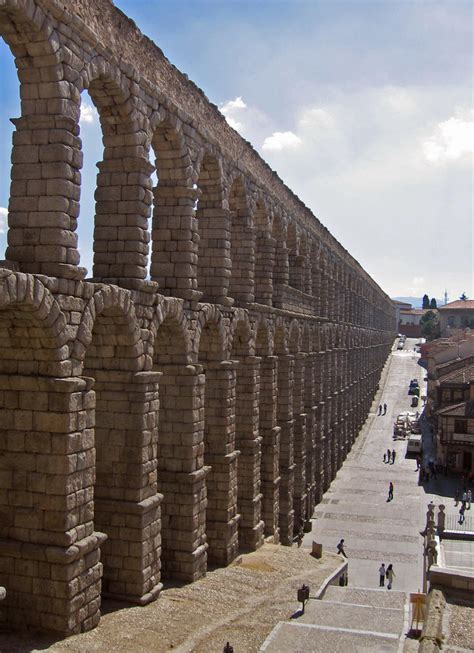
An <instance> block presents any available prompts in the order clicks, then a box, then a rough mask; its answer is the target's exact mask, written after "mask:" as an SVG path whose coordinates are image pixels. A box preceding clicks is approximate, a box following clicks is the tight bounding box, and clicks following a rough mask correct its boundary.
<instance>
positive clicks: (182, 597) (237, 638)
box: [0, 544, 341, 653]
mask: <svg viewBox="0 0 474 653" xmlns="http://www.w3.org/2000/svg"><path fill="white" fill-rule="evenodd" d="M340 564H341V558H340V557H339V556H337V555H335V554H332V553H325V554H324V555H323V558H322V559H321V560H316V559H315V558H313V557H311V555H310V554H309V552H308V550H307V549H297V548H295V547H292V548H287V547H283V546H277V545H272V544H265V545H264V546H263V547H262V548H261V549H259V550H258V551H256V552H254V553H250V554H246V555H242V556H240V557H239V558H238V559H237V560H236V561H235V562H234V563H233V564H232V565H231V566H229V567H226V568H224V569H216V570H215V571H211V572H209V573H208V574H207V576H206V577H205V578H202V579H201V580H199V581H197V582H196V583H193V584H191V585H185V586H181V587H169V588H165V589H164V590H163V591H162V592H161V594H160V597H159V599H158V600H157V601H155V602H154V603H151V604H150V605H147V606H145V607H131V606H125V605H124V604H123V603H117V602H111V601H104V602H103V615H102V619H101V621H100V624H99V626H98V627H97V628H96V629H95V630H93V631H91V632H88V633H83V634H82V635H76V636H74V637H70V638H68V639H65V640H61V641H55V640H54V639H51V638H48V637H46V636H44V635H34V634H31V633H23V634H20V633H0V652H1V653H27V652H28V653H30V652H32V651H38V650H40V651H44V650H48V651H51V652H52V653H53V652H54V653H131V652H133V653H145V652H148V651H150V652H151V651H153V653H165V652H167V651H173V653H190V652H193V653H211V652H216V653H220V652H221V651H222V649H223V648H224V646H225V644H226V642H227V641H229V642H230V644H231V645H232V646H233V647H234V651H235V652H236V653H253V652H255V651H258V650H259V647H260V646H261V644H262V643H263V641H264V640H265V638H266V637H267V635H268V634H269V633H270V631H271V630H272V629H273V627H274V626H275V625H276V624H277V623H278V621H281V620H284V619H288V618H289V617H291V615H292V614H293V613H294V612H295V611H296V610H298V608H299V604H298V603H297V601H296V590H297V588H298V587H300V586H301V585H302V584H303V583H305V584H306V585H309V587H310V594H311V595H314V594H315V593H316V591H317V590H318V588H319V587H320V586H321V584H322V583H323V581H324V579H325V578H326V577H327V576H329V575H330V574H331V573H332V572H333V571H334V570H335V569H336V568H337V567H338V566H339V565H340Z"/></svg>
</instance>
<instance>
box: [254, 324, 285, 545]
mask: <svg viewBox="0 0 474 653" xmlns="http://www.w3.org/2000/svg"><path fill="white" fill-rule="evenodd" d="M255 353H256V355H257V356H259V357H260V358H261V361H260V393H259V435H260V437H261V440H262V441H261V451H262V460H261V464H260V487H261V494H262V519H263V522H264V534H265V536H266V537H272V538H274V540H275V541H278V539H279V529H278V505H279V500H278V495H279V484H280V477H279V456H280V428H279V427H278V426H277V411H276V407H277V375H278V366H277V362H278V359H277V357H276V356H273V355H272V333H271V326H270V324H269V322H268V320H267V319H265V318H263V317H261V319H260V320H259V321H258V323H257V325H256V334H255Z"/></svg>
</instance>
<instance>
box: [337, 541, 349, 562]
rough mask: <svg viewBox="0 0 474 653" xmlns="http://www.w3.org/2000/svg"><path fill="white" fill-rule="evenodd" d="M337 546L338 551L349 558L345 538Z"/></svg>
mask: <svg viewBox="0 0 474 653" xmlns="http://www.w3.org/2000/svg"><path fill="white" fill-rule="evenodd" d="M336 548H337V552H338V553H340V554H341V555H343V556H344V558H347V555H346V552H345V551H344V540H341V541H340V542H339V544H338V545H337V547H336Z"/></svg>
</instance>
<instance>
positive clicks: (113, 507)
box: [83, 295, 160, 602]
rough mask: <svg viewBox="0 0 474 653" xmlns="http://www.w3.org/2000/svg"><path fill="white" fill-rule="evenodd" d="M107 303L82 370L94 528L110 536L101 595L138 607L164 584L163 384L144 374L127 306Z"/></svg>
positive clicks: (137, 337) (137, 335) (111, 300)
mask: <svg viewBox="0 0 474 653" xmlns="http://www.w3.org/2000/svg"><path fill="white" fill-rule="evenodd" d="M108 299H109V301H107V303H106V306H105V308H103V309H102V310H101V311H100V312H99V313H98V314H97V315H96V316H95V320H94V327H93V330H92V334H91V339H90V343H89V345H88V346H87V349H86V356H85V359H84V370H83V374H84V377H86V378H88V377H92V379H93V380H94V390H95V398H96V407H95V419H94V420H93V422H92V424H94V422H95V449H96V462H95V485H94V525H95V528H96V530H98V531H101V532H103V533H105V534H106V535H107V540H106V542H105V544H104V545H103V547H102V553H103V555H102V563H103V566H104V576H103V584H102V586H103V593H105V594H106V595H112V596H114V597H116V598H125V599H127V600H131V601H135V602H140V601H143V600H144V598H143V597H148V600H149V598H150V597H151V596H153V595H154V594H155V595H156V592H157V591H159V580H160V532H159V525H160V522H159V518H160V508H159V503H160V497H159V495H157V440H158V425H157V417H158V382H157V379H156V375H154V374H153V372H148V373H147V372H142V371H141V365H142V356H141V355H142V351H143V344H142V342H141V340H140V331H139V329H138V328H137V325H136V321H135V320H136V318H135V317H134V314H133V313H131V312H130V311H128V310H127V309H126V307H125V308H124V303H125V302H126V300H124V297H123V296H121V295H120V296H119V295H117V296H114V297H110V298H108ZM104 301H105V299H104V298H101V301H100V300H99V301H98V305H100V304H103V303H104ZM137 372H140V375H139V376H137ZM91 472H92V473H93V472H94V467H93V466H92V467H91ZM157 588H158V589H157Z"/></svg>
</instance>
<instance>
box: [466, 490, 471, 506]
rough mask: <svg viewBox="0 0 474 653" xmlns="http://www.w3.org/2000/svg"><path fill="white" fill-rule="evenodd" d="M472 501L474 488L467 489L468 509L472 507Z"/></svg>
mask: <svg viewBox="0 0 474 653" xmlns="http://www.w3.org/2000/svg"><path fill="white" fill-rule="evenodd" d="M471 501H472V490H471V489H469V490H468V491H467V509H468V510H470V509H471Z"/></svg>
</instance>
